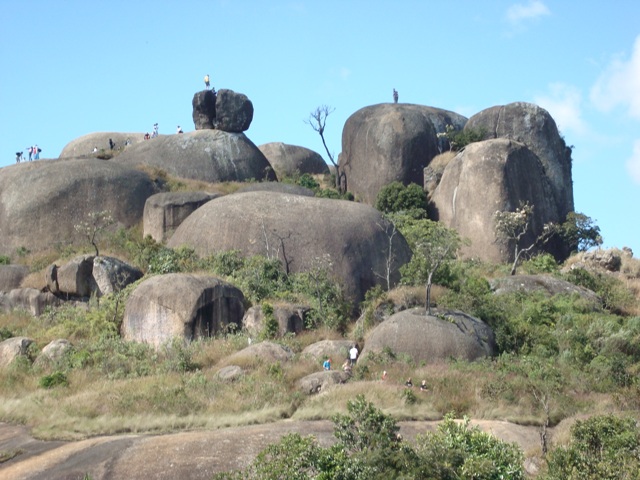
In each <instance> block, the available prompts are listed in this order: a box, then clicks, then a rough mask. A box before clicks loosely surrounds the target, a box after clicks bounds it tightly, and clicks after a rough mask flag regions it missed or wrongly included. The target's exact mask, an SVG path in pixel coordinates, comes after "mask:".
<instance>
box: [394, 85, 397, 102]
mask: <svg viewBox="0 0 640 480" xmlns="http://www.w3.org/2000/svg"><path fill="white" fill-rule="evenodd" d="M393 103H398V91H397V90H396V89H395V88H394V89H393Z"/></svg>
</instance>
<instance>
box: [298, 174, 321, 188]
mask: <svg viewBox="0 0 640 480" xmlns="http://www.w3.org/2000/svg"><path fill="white" fill-rule="evenodd" d="M296 183H297V184H298V185H300V186H301V187H305V188H308V189H309V190H314V191H315V190H316V189H319V188H320V184H319V183H318V182H316V179H315V178H313V177H312V176H311V175H310V174H309V173H303V174H302V175H300V178H298V181H297V182H296Z"/></svg>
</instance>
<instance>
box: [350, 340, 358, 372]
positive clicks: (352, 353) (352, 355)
mask: <svg viewBox="0 0 640 480" xmlns="http://www.w3.org/2000/svg"><path fill="white" fill-rule="evenodd" d="M357 359H358V346H357V345H356V344H354V345H353V347H351V350H349V360H350V361H351V366H352V367H353V366H354V365H355V364H356V360H357Z"/></svg>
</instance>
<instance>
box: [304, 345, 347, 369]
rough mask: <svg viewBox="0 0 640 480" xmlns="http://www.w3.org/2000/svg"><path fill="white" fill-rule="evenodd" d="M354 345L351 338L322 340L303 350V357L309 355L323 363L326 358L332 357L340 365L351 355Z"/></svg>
mask: <svg viewBox="0 0 640 480" xmlns="http://www.w3.org/2000/svg"><path fill="white" fill-rule="evenodd" d="M352 346H353V341H351V340H320V341H319V342H315V343H312V344H311V345H308V346H306V347H305V348H304V350H302V356H303V357H309V358H312V359H313V360H315V361H316V362H319V364H322V361H323V360H324V359H325V358H330V359H331V360H332V361H333V363H334V365H338V366H339V365H340V363H338V362H341V361H343V360H345V359H346V358H347V357H348V356H349V349H350V348H351V347H352Z"/></svg>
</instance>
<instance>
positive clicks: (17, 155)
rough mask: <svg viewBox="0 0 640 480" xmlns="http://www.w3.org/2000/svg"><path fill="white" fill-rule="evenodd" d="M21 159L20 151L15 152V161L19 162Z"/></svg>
mask: <svg viewBox="0 0 640 480" xmlns="http://www.w3.org/2000/svg"><path fill="white" fill-rule="evenodd" d="M20 160H22V152H16V163H20Z"/></svg>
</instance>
